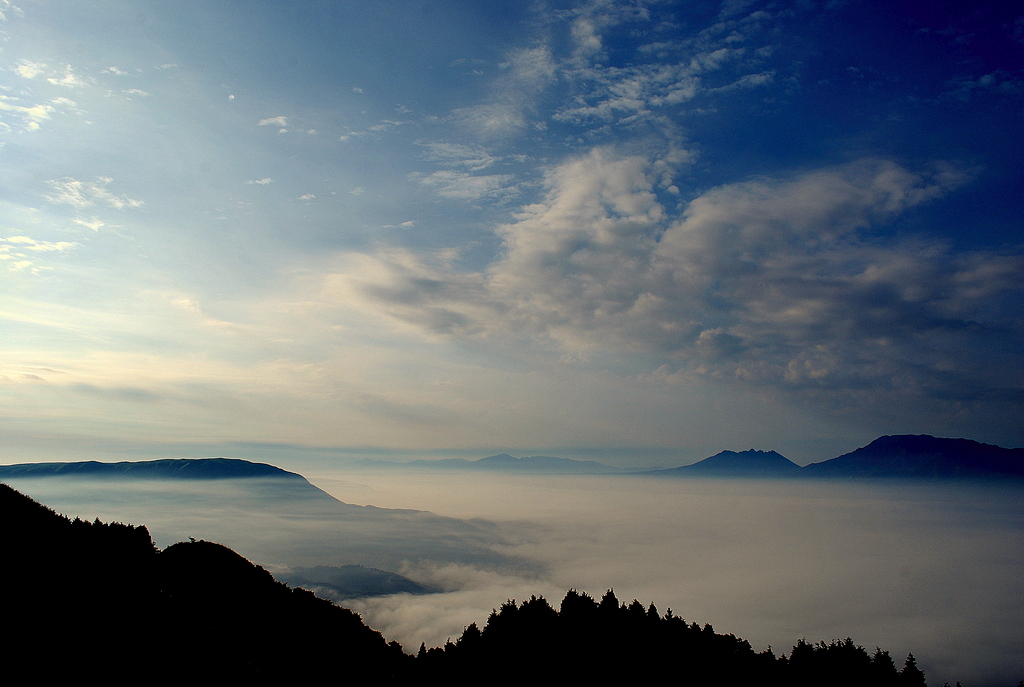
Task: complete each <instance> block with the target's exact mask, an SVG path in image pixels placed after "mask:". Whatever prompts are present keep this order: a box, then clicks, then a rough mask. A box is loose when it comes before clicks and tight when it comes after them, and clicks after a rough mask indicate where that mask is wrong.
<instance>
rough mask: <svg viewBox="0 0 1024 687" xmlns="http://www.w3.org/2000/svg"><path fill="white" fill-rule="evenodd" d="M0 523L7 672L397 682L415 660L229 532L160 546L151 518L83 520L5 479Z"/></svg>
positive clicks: (41, 677) (97, 677)
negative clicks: (289, 579)
mask: <svg viewBox="0 0 1024 687" xmlns="http://www.w3.org/2000/svg"><path fill="white" fill-rule="evenodd" d="M0 523H3V532H2V535H3V536H2V541H3V546H4V554H5V555H4V558H3V560H4V564H3V565H2V566H0V590H2V591H0V594H2V595H3V597H2V607H3V613H4V616H3V618H4V622H3V628H4V629H3V632H4V635H5V636H4V637H3V648H4V654H5V656H6V657H7V658H8V660H6V661H5V662H4V667H3V668H2V670H3V671H4V677H5V678H6V680H7V681H8V684H61V683H63V684H83V683H88V682H97V681H98V682H99V683H101V684H173V685H180V684H187V683H196V682H198V683H199V684H213V683H217V682H223V683H224V684H240V683H244V682H252V681H255V682H257V683H260V684H269V683H277V684H295V683H303V682H309V681H312V680H317V681H319V680H328V679H329V680H331V681H332V682H333V681H337V680H338V679H339V676H340V675H341V674H343V675H345V676H347V677H349V678H351V679H358V680H367V681H373V682H387V681H389V680H390V679H391V678H393V677H394V676H397V675H398V674H399V673H400V672H401V671H402V670H403V669H404V668H403V666H405V665H406V664H407V663H408V661H409V660H410V659H409V658H408V657H407V656H406V655H405V654H403V652H402V650H401V647H399V646H398V645H397V644H392V645H390V646H389V645H388V644H387V643H386V642H385V641H384V638H383V637H382V636H381V635H380V634H379V633H378V632H375V631H373V630H371V629H370V628H368V627H366V626H365V625H363V623H362V621H361V620H360V619H359V616H357V615H356V614H354V613H352V612H351V611H349V610H347V609H343V608H340V607H338V606H335V605H334V604H332V603H330V602H329V601H325V600H323V599H319V598H317V597H316V596H314V595H313V594H312V592H308V591H306V590H303V589H290V588H288V587H287V586H286V585H284V584H281V583H279V582H277V581H275V580H274V579H273V577H272V576H271V575H270V573H268V572H267V571H266V570H264V569H263V568H260V567H258V566H255V565H253V564H252V563H250V562H248V561H247V560H245V559H244V558H242V557H241V556H239V555H238V554H236V553H235V552H233V551H231V550H230V549H228V548H226V547H224V546H221V545H219V544H214V543H211V542H204V541H198V542H185V543H180V544H175V545H173V546H170V547H168V548H167V549H165V550H164V551H162V552H161V551H157V549H156V548H155V547H154V545H153V543H152V541H151V540H150V537H149V533H148V531H147V530H146V528H145V527H133V526H130V525H120V524H117V523H111V524H104V523H101V522H99V521H98V520H97V521H95V522H92V523H89V522H84V521H81V520H74V521H72V520H69V519H68V518H66V517H64V516H61V515H58V514H56V513H54V512H53V511H52V510H50V509H48V508H46V507H44V506H41V505H39V504H38V503H36V502H34V501H32V500H31V499H29V498H28V497H26V496H24V495H22V494H20V493H18V492H17V491H15V490H13V489H11V488H10V487H8V486H7V485H4V484H0Z"/></svg>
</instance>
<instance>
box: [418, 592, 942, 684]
mask: <svg viewBox="0 0 1024 687" xmlns="http://www.w3.org/2000/svg"><path fill="white" fill-rule="evenodd" d="M417 659H418V661H419V662H420V663H421V664H422V665H421V670H422V672H423V674H424V675H425V676H427V677H433V678H437V679H441V678H443V677H456V678H461V679H467V680H469V679H473V678H474V676H480V675H488V674H489V675H494V674H495V672H496V671H494V670H493V667H494V666H505V667H507V668H508V669H509V670H510V671H514V673H515V674H517V675H518V678H519V679H517V680H512V679H509V680H508V681H509V682H513V681H521V680H522V677H523V674H522V673H520V672H519V671H524V672H525V673H526V674H531V673H533V674H536V673H534V671H536V670H538V668H539V667H543V669H542V672H543V675H544V679H545V681H547V680H549V679H550V680H552V681H563V680H564V681H569V682H573V681H578V680H613V681H616V682H617V681H623V682H625V683H632V684H638V683H639V684H655V681H657V682H661V681H665V680H670V681H672V682H674V683H680V684H684V685H690V684H692V685H787V686H793V687H799V686H803V685H807V686H808V687H810V686H812V685H814V686H819V685H832V686H835V687H845V686H847V685H848V686H850V687H854V686H865V687H866V686H868V685H870V686H872V687H924V686H925V684H926V682H925V676H924V673H923V672H921V670H920V669H919V668H918V667H917V663H916V661H915V660H914V657H913V655H910V656H908V657H907V659H906V662H905V663H904V666H903V668H902V670H897V668H896V665H895V662H894V661H893V659H892V657H891V656H890V655H889V653H888V652H886V651H882V650H881V649H877V650H876V651H875V652H874V653H873V654H868V652H867V651H865V650H864V648H863V647H860V646H857V645H855V644H854V643H853V640H851V639H846V640H844V641H834V642H832V643H831V644H825V643H824V642H820V643H818V644H810V643H808V642H806V641H803V640H801V641H800V642H798V643H797V645H796V646H795V647H793V650H792V652H791V653H790V655H789V656H785V655H783V656H779V657H776V656H775V655H774V654H773V653H772V651H771V649H770V648H769V649H766V650H764V651H760V652H755V651H754V650H753V649H752V648H751V646H750V644H749V642H747V641H746V640H743V639H740V638H738V637H736V636H735V635H732V634H718V633H716V632H715V631H714V629H713V628H712V627H711V626H710V625H704V626H703V627H701V626H699V625H698V624H697V623H687V622H686V621H685V620H683V619H682V618H680V617H679V616H676V615H673V613H672V611H671V610H668V611H667V612H666V613H665V614H664V615H660V614H659V613H658V610H657V609H656V608H655V606H654V604H651V605H650V606H648V607H646V608H645V607H644V606H643V604H641V603H640V602H639V601H637V600H635V599H634V600H633V602H632V603H630V604H628V605H627V604H624V603H623V604H620V603H619V601H618V599H617V598H616V597H615V594H614V593H613V592H612V591H611V590H609V591H608V592H607V593H606V594H605V595H604V596H603V597H602V599H601V600H600V602H598V601H596V600H594V598H593V597H591V596H589V595H588V594H585V593H580V592H577V591H575V590H570V591H569V592H568V593H567V594H566V595H565V598H564V599H562V603H561V605H560V607H559V609H558V610H555V609H554V608H552V606H551V605H550V604H549V603H548V602H547V600H545V599H544V598H543V597H531V598H530V599H529V600H528V601H524V602H523V603H521V604H518V605H517V604H516V602H515V601H511V600H510V601H507V602H506V603H504V604H503V605H502V606H501V608H499V609H497V610H495V611H494V612H493V613H491V615H490V617H489V618H488V619H487V623H486V625H485V626H484V628H483V629H482V630H481V629H480V628H479V627H478V626H477V625H476V624H475V623H474V624H472V625H470V626H469V627H467V628H466V630H465V631H464V632H463V633H462V636H461V637H459V638H458V640H457V641H455V642H452V641H449V642H448V643H447V644H445V646H444V647H438V648H434V649H427V648H426V647H425V646H420V650H419V654H418V655H417ZM499 677H500V676H499Z"/></svg>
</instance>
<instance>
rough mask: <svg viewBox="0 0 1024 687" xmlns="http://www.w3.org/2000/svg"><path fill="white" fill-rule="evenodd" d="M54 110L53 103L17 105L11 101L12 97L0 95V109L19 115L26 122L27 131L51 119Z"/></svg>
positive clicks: (25, 128) (33, 129) (35, 128)
mask: <svg viewBox="0 0 1024 687" xmlns="http://www.w3.org/2000/svg"><path fill="white" fill-rule="evenodd" d="M54 110H55V108H54V106H53V105H43V104H40V105H29V106H24V105H17V104H15V103H13V102H11V98H9V97H8V96H4V95H0V111H3V112H10V113H13V114H15V115H17V116H19V117H20V118H21V119H22V121H23V123H24V125H23V126H24V130H25V131H35V130H37V129H38V128H39V126H40V123H41V122H43V121H45V120H47V119H49V118H50V114H51V113H52V112H54Z"/></svg>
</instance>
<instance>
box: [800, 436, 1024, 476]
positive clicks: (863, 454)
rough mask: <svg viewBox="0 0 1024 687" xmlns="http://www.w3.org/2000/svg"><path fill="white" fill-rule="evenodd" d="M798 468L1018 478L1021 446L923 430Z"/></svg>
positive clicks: (1023, 456) (1022, 471)
mask: <svg viewBox="0 0 1024 687" xmlns="http://www.w3.org/2000/svg"><path fill="white" fill-rule="evenodd" d="M802 472H803V473H805V474H806V475H808V476H812V477H919V478H931V479H948V478H961V479H962V478H975V479H976V478H989V479H992V478H1007V477H1009V478H1017V479H1019V478H1022V477H1024V449H1021V448H1012V449H1011V448H1002V447H999V446H993V445H991V444H982V443H979V442H977V441H971V440H969V439H940V438H937V437H933V436H928V435H927V434H921V435H909V434H905V435H897V436H884V437H879V438H878V439H875V440H874V441H872V442H871V443H870V444H868V445H867V446H864V447H862V448H859V449H857V450H856V451H851V452H850V453H847V454H844V455H841V456H839V457H838V458H833V459H831V460H826V461H824V462H821V463H812V464H810V465H808V466H806V467H804V468H803V470H802Z"/></svg>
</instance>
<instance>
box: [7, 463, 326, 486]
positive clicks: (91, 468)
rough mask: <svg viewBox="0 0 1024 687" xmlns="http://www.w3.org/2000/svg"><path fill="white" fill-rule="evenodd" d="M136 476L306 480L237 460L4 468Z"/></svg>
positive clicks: (31, 473) (37, 473)
mask: <svg viewBox="0 0 1024 687" xmlns="http://www.w3.org/2000/svg"><path fill="white" fill-rule="evenodd" d="M70 476H82V477H86V476H87V477H136V478H139V479H243V478H246V477H275V478H280V479H298V480H302V481H303V482H305V481H306V479H305V478H304V477H302V475H298V474H296V473H294V472H288V471H287V470H282V469H281V468H278V467H274V466H273V465H267V464H266V463H251V462H249V461H247V460H239V459H237V458H179V459H164V460H146V461H122V462H120V463H100V462H97V461H95V460H87V461H83V462H79V463H21V464H19V465H0V478H5V477H70Z"/></svg>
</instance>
